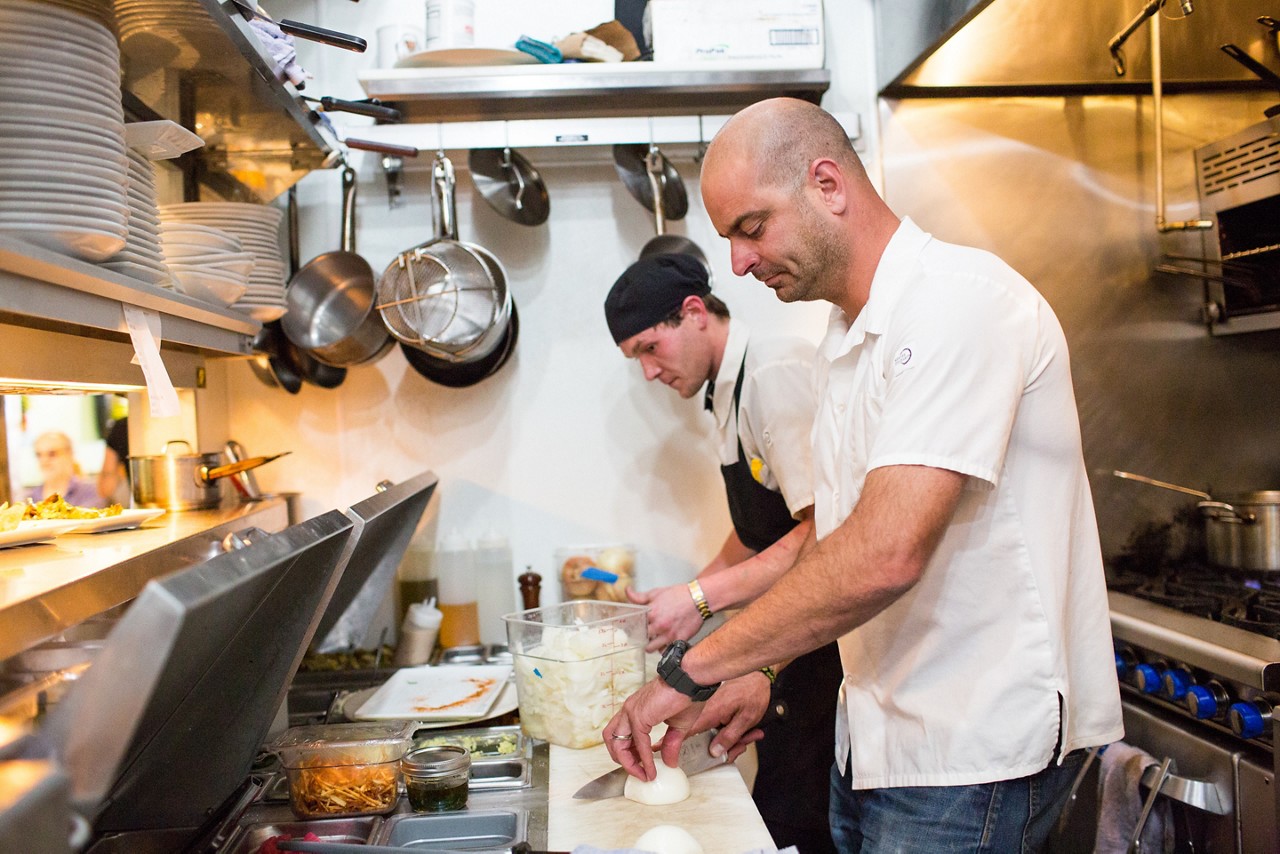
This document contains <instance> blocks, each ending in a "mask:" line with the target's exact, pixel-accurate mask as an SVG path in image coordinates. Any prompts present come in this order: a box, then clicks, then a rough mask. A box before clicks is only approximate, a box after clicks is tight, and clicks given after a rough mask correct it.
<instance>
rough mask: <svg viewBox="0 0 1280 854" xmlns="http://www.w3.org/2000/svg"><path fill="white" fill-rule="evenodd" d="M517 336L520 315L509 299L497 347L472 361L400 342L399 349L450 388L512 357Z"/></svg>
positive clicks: (412, 364)
mask: <svg viewBox="0 0 1280 854" xmlns="http://www.w3.org/2000/svg"><path fill="white" fill-rule="evenodd" d="M519 337H520V316H519V315H518V314H517V313H516V303H515V300H514V299H513V300H512V301H511V314H510V317H509V318H508V321H507V328H506V331H505V332H504V334H503V338H502V341H501V342H500V343H499V345H498V348H497V349H496V350H494V351H493V352H492V353H490V354H489V355H487V356H485V357H484V358H483V359H480V360H478V361H475V362H449V361H446V360H444V359H437V358H436V357H434V356H432V355H431V354H430V353H427V352H424V351H422V350H419V349H418V348H417V347H410V346H409V345H408V344H405V343H404V342H403V341H402V342H400V352H402V353H404V357H405V359H406V360H407V361H408V362H409V366H410V367H412V368H413V369H414V370H415V371H417V372H418V373H419V374H421V375H422V376H423V377H425V378H426V379H428V380H430V381H431V382H433V383H435V384H436V385H442V386H448V387H449V388H466V387H467V386H473V385H475V384H476V383H478V382H480V381H481V380H483V379H486V378H488V377H491V376H493V375H494V374H496V373H497V372H498V371H499V370H501V369H502V366H503V365H505V364H506V363H507V360H508V359H510V358H511V354H512V352H514V351H515V349H516V339H517V338H519Z"/></svg>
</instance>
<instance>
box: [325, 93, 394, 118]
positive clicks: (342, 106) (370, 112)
mask: <svg viewBox="0 0 1280 854" xmlns="http://www.w3.org/2000/svg"><path fill="white" fill-rule="evenodd" d="M302 97H303V99H304V100H307V101H311V102H313V103H317V104H319V105H320V107H321V109H323V110H324V111H325V112H326V113H333V112H338V113H354V114H356V115H357V116H369V117H370V118H374V119H382V120H383V121H387V122H398V121H400V119H401V115H400V111H399V110H397V109H396V108H395V107H388V106H386V105H385V104H383V103H382V102H381V101H379V100H378V99H377V98H365V99H364V100H361V101H344V100H342V99H341V98H333V97H330V96H329V95H324V96H323V97H320V98H308V97H307V96H306V95H303V96H302Z"/></svg>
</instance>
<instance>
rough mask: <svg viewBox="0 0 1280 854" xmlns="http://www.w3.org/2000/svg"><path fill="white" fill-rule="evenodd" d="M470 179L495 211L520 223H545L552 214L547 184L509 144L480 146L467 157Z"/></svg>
mask: <svg viewBox="0 0 1280 854" xmlns="http://www.w3.org/2000/svg"><path fill="white" fill-rule="evenodd" d="M467 162H468V165H469V166H470V167H471V179H472V180H473V181H474V182H475V185H476V189H477V190H479V191H480V195H481V196H483V197H484V200H485V201H486V202H488V203H489V206H490V207H492V208H493V209H494V210H495V211H497V212H498V213H500V214H502V216H504V217H506V218H507V219H509V220H511V221H513V222H518V223H520V224H521V225H542V224H543V223H544V222H546V221H547V217H548V216H549V215H550V214H551V200H550V199H549V198H548V196H547V186H546V184H544V183H543V181H542V176H541V175H539V174H538V170H537V169H535V168H534V167H533V164H532V163H530V162H529V161H528V160H526V159H525V158H524V156H523V155H521V154H520V153H519V152H518V151H512V150H511V149H510V148H477V149H475V150H474V151H472V152H471V154H470V156H469V157H468V158H467Z"/></svg>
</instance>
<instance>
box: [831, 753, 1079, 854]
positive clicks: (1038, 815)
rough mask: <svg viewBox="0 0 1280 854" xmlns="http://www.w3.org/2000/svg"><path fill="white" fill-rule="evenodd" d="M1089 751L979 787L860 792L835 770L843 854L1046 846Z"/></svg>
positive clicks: (1004, 852)
mask: <svg viewBox="0 0 1280 854" xmlns="http://www.w3.org/2000/svg"><path fill="white" fill-rule="evenodd" d="M1084 757H1085V753H1084V751H1083V750H1081V751H1075V752H1072V753H1069V754H1067V756H1066V758H1065V759H1064V760H1063V763H1062V764H1061V765H1058V764H1056V763H1055V762H1050V763H1049V767H1047V768H1045V769H1044V770H1043V771H1040V772H1038V773H1036V774H1032V775H1030V776H1028V777H1022V778H1019V779H1016V780H1003V781H1000V782H997V783H978V784H976V785H972V786H904V787H901V788H893V789H858V790H855V789H852V788H851V784H850V779H849V774H848V771H846V773H844V774H843V775H842V774H841V773H840V768H839V766H837V765H835V764H834V763H833V764H832V766H831V816H830V817H831V837H832V839H834V840H835V843H836V850H838V851H840V852H841V854H890V852H898V851H922V852H923V851H928V852H929V854H961V852H963V854H972V853H973V852H991V854H1018V852H1035V851H1041V850H1043V848H1044V845H1045V842H1046V840H1047V839H1048V838H1049V834H1050V833H1051V832H1052V831H1053V827H1054V824H1055V823H1056V822H1057V820H1058V816H1059V815H1060V814H1061V812H1062V808H1063V806H1064V805H1065V804H1066V798H1067V795H1068V794H1069V793H1070V791H1071V783H1072V781H1074V780H1075V777H1076V774H1077V773H1078V772H1079V771H1080V765H1081V764H1082V763H1083V762H1084Z"/></svg>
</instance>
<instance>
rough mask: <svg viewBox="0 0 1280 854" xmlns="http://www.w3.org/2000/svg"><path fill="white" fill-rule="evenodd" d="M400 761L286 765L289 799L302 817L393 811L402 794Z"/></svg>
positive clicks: (295, 810)
mask: <svg viewBox="0 0 1280 854" xmlns="http://www.w3.org/2000/svg"><path fill="white" fill-rule="evenodd" d="M398 767H399V764H398V763H397V762H387V763H383V764H380V765H327V766H320V767H314V768H287V769H285V770H286V773H287V774H288V775H289V799H290V803H291V805H292V807H293V810H294V812H295V813H296V814H297V815H298V816H299V817H305V818H310V817H314V816H337V815H361V814H369V813H379V812H390V811H391V810H392V809H393V808H394V807H395V805H396V798H397V797H398V796H399V793H398V791H397V790H396V782H397V779H398V776H397V774H398V772H397V769H398Z"/></svg>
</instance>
